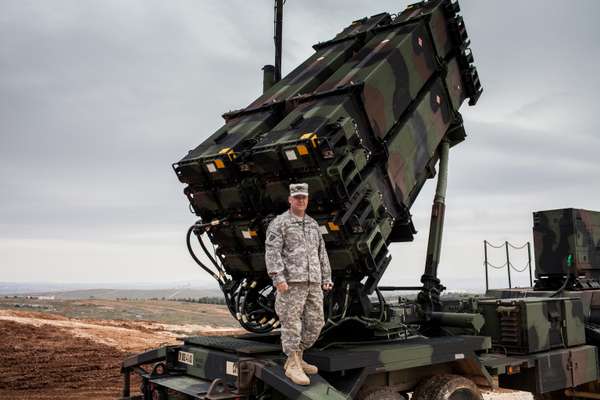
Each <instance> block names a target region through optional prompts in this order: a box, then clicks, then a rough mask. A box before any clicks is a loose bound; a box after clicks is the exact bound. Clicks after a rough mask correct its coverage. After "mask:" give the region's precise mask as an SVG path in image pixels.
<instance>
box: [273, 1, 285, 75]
mask: <svg viewBox="0 0 600 400" xmlns="http://www.w3.org/2000/svg"><path fill="white" fill-rule="evenodd" d="M282 30H283V0H275V37H274V39H275V82H279V81H280V80H281V46H282V38H281V35H282Z"/></svg>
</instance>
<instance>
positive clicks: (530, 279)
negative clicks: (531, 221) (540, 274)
mask: <svg viewBox="0 0 600 400" xmlns="http://www.w3.org/2000/svg"><path fill="white" fill-rule="evenodd" d="M527 260H528V261H527V264H528V265H529V286H531V287H533V276H532V275H531V243H530V242H527Z"/></svg>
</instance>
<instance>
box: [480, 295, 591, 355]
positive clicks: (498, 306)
mask: <svg viewBox="0 0 600 400" xmlns="http://www.w3.org/2000/svg"><path fill="white" fill-rule="evenodd" d="M479 307H480V311H481V312H482V314H483V315H484V318H485V326H484V327H483V329H482V331H481V333H482V334H483V335H486V336H490V337H491V338H492V343H493V345H494V346H495V347H497V348H499V349H501V350H502V351H504V352H507V353H508V354H529V353H535V352H540V351H546V350H550V349H554V348H557V347H565V346H566V347H572V346H578V345H581V344H584V343H585V329H584V325H583V321H584V313H583V305H582V303H581V301H580V300H579V299H570V298H542V297H529V298H517V299H501V300H483V301H480V302H479Z"/></svg>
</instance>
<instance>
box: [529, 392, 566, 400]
mask: <svg viewBox="0 0 600 400" xmlns="http://www.w3.org/2000/svg"><path fill="white" fill-rule="evenodd" d="M564 398H565V396H564V394H563V391H562V390H559V391H556V392H550V393H544V394H541V393H538V394H534V395H533V399H534V400H560V399H564Z"/></svg>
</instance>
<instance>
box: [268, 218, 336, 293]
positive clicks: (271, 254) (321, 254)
mask: <svg viewBox="0 0 600 400" xmlns="http://www.w3.org/2000/svg"><path fill="white" fill-rule="evenodd" d="M265 264H266V266H267V272H268V274H269V277H270V278H271V279H272V280H273V285H278V284H279V283H282V282H288V283H291V282H307V283H317V284H319V285H321V284H324V283H331V267H330V265H329V258H328V256H327V250H326V249H325V241H324V240H323V236H322V235H321V232H320V231H319V224H317V221H315V220H314V219H313V218H311V217H310V216H308V215H306V214H305V215H304V217H303V218H300V217H298V216H296V215H294V214H293V213H292V212H291V211H289V210H288V211H286V212H284V213H283V214H280V215H279V216H277V217H276V218H275V219H274V220H273V221H272V222H271V223H270V224H269V227H268V228H267V235H266V239H265Z"/></svg>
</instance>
